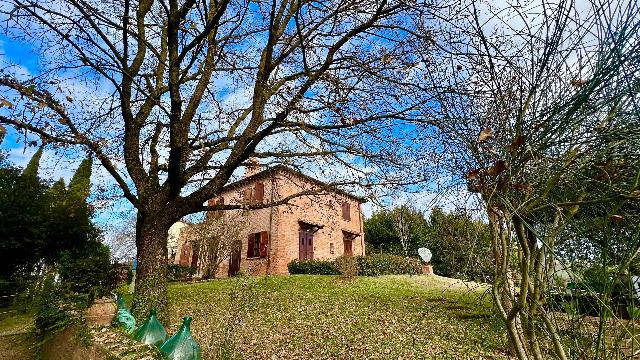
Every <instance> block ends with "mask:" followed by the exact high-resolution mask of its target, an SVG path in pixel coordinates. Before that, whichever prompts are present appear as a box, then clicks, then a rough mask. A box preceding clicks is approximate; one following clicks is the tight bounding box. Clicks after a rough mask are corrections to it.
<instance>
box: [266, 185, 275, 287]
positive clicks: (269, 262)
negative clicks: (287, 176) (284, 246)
mask: <svg viewBox="0 0 640 360" xmlns="http://www.w3.org/2000/svg"><path fill="white" fill-rule="evenodd" d="M275 183H276V181H275V176H274V174H273V173H272V174H271V191H270V192H271V196H270V198H271V200H269V201H271V204H273V199H274V195H273V191H274V189H275V187H276V186H275ZM272 238H273V206H270V207H269V241H268V242H267V275H271V239H272Z"/></svg>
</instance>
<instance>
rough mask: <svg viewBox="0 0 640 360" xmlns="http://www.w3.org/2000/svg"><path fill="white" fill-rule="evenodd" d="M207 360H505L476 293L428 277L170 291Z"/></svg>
mask: <svg viewBox="0 0 640 360" xmlns="http://www.w3.org/2000/svg"><path fill="white" fill-rule="evenodd" d="M169 293H170V303H171V314H172V319H171V323H170V324H168V326H167V327H168V330H169V333H173V332H175V331H176V330H177V329H178V327H179V326H180V323H181V317H182V316H184V315H187V314H188V315H192V316H193V318H194V320H193V323H192V331H193V333H194V336H195V337H196V339H197V340H198V342H199V344H200V345H201V347H202V348H203V352H204V357H205V359H215V358H242V359H335V358H340V359H399V358H402V359H478V358H506V356H505V355H504V353H503V349H504V343H503V337H502V336H501V334H502V330H501V326H500V325H499V322H498V321H497V320H496V319H494V318H493V317H491V316H490V314H491V304H490V301H489V298H487V297H483V290H482V289H469V287H467V286H460V285H458V284H457V283H456V281H452V280H451V279H447V278H442V277H432V276H413V277H409V276H383V277H358V278H356V279H354V280H352V281H343V280H341V279H340V278H339V277H333V276H308V275H296V276H272V277H258V278H248V279H247V278H245V279H226V280H217V281H212V282H208V283H199V284H193V285H188V284H179V285H172V286H171V287H170V291H169Z"/></svg>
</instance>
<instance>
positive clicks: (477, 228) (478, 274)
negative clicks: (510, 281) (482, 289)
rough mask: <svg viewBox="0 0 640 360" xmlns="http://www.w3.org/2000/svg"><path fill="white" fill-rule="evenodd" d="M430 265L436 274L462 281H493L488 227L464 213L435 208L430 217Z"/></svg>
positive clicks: (428, 244) (428, 245)
mask: <svg viewBox="0 0 640 360" xmlns="http://www.w3.org/2000/svg"><path fill="white" fill-rule="evenodd" d="M425 245H426V247H428V248H429V249H431V251H432V253H433V257H432V258H431V264H432V265H433V270H434V272H435V273H436V274H438V275H442V276H447V277H453V278H457V279H463V280H473V281H480V282H489V281H491V280H492V279H493V268H494V265H493V264H494V262H493V254H492V251H491V238H490V233H489V226H488V225H487V224H485V223H483V222H481V221H478V220H473V219H471V217H469V215H467V214H465V213H462V212H453V213H445V212H443V211H442V210H440V209H438V208H434V209H433V210H432V212H431V216H430V218H429V240H428V241H427V243H426V244H425Z"/></svg>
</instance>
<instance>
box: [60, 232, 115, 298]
mask: <svg viewBox="0 0 640 360" xmlns="http://www.w3.org/2000/svg"><path fill="white" fill-rule="evenodd" d="M58 266H59V273H60V280H61V281H62V283H63V284H64V285H66V286H67V287H68V289H69V290H71V291H73V292H77V293H88V294H90V295H91V296H92V297H102V296H108V295H109V293H110V292H111V290H112V289H113V288H114V287H115V280H116V272H115V267H114V265H113V264H111V256H110V252H109V248H108V247H107V246H106V245H104V244H103V243H101V242H99V241H89V242H87V243H86V244H85V245H84V246H82V247H81V248H77V249H73V250H68V251H65V252H63V254H62V256H61V257H60V260H59V262H58Z"/></svg>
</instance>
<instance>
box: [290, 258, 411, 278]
mask: <svg viewBox="0 0 640 360" xmlns="http://www.w3.org/2000/svg"><path fill="white" fill-rule="evenodd" d="M355 258H356V263H357V268H358V272H357V273H358V276H378V275H401V274H411V275H417V274H422V264H421V262H420V260H418V259H412V258H409V259H408V260H407V259H405V258H404V257H402V256H397V255H388V254H374V255H367V256H356V257H355ZM287 267H288V268H289V273H290V274H307V275H340V274H341V272H340V270H338V267H337V266H336V262H335V261H332V260H293V261H291V262H290V263H289V264H288V265H287Z"/></svg>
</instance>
